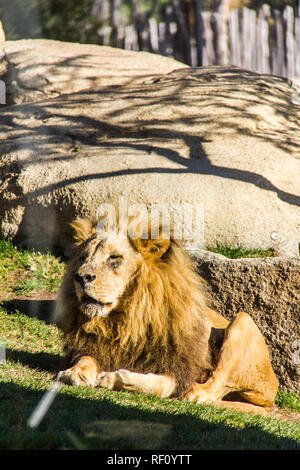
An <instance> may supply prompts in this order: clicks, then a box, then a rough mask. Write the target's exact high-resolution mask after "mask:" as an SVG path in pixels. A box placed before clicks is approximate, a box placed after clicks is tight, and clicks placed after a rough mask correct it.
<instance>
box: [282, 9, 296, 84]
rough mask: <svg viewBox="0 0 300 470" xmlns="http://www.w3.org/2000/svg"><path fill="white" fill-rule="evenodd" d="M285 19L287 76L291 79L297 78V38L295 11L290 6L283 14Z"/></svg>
mask: <svg viewBox="0 0 300 470" xmlns="http://www.w3.org/2000/svg"><path fill="white" fill-rule="evenodd" d="M283 18H284V21H285V26H286V34H285V37H286V42H285V45H286V75H287V77H289V78H292V77H295V73H296V70H295V69H296V67H295V62H296V60H295V59H296V54H295V38H294V10H293V8H292V7H290V6H286V7H285V9H284V12H283Z"/></svg>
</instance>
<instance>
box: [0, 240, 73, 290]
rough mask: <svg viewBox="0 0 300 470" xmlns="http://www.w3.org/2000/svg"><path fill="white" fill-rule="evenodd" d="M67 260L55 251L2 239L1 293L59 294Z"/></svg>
mask: <svg viewBox="0 0 300 470" xmlns="http://www.w3.org/2000/svg"><path fill="white" fill-rule="evenodd" d="M63 271H64V263H63V262H62V261H61V260H60V259H59V258H57V257H55V256H53V255H52V254H51V253H43V254H42V253H40V252H38V251H34V250H26V249H23V248H20V247H16V246H14V245H13V244H12V243H11V242H10V241H3V240H0V292H2V297H3V292H6V294H9V293H11V294H15V295H19V296H20V295H25V296H26V295H29V294H32V293H35V292H40V291H43V290H47V291H48V292H49V293H55V292H57V290H58V287H59V285H60V282H61V279H62V275H63Z"/></svg>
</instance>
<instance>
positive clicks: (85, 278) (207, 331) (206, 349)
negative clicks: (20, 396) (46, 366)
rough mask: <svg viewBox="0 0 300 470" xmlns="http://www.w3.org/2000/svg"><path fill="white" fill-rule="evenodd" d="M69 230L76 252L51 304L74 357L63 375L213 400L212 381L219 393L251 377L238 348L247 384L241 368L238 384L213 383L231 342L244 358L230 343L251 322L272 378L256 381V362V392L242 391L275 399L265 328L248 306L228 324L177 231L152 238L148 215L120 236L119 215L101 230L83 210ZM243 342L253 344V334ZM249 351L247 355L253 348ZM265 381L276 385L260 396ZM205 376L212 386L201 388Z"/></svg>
mask: <svg viewBox="0 0 300 470" xmlns="http://www.w3.org/2000/svg"><path fill="white" fill-rule="evenodd" d="M129 227H130V224H129ZM73 229H74V231H75V235H74V242H75V243H74V256H73V257H72V259H71V261H70V263H69V266H68V269H67V271H66V274H65V278H64V281H63V283H62V286H61V289H60V292H59V295H58V299H57V308H56V312H55V321H56V323H57V324H58V326H59V327H60V328H61V329H62V331H63V332H64V346H65V352H66V356H67V358H68V360H69V362H70V365H71V368H69V369H68V370H67V371H64V372H62V373H61V374H62V375H61V378H62V380H63V381H67V382H70V383H75V384H77V383H86V384H89V385H100V386H106V387H109V388H118V387H119V388H125V389H129V390H135V391H149V390H150V391H151V390H152V391H153V393H157V394H158V395H160V396H168V395H177V396H183V395H184V394H185V395H186V394H187V397H188V398H189V399H191V400H193V401H199V402H200V401H210V397H209V393H208V390H209V387H211V385H210V384H211V382H212V383H213V387H212V388H213V389H214V391H215V390H218V392H216V393H215V392H214V393H215V395H214V394H212V396H213V395H214V396H215V397H219V398H220V399H222V398H223V396H225V395H226V394H227V393H231V392H233V391H235V390H243V387H244V388H245V386H246V385H245V384H246V382H247V380H248V379H249V377H250V376H251V370H250V368H249V366H248V365H247V364H245V363H244V362H243V355H241V358H239V361H240V363H241V370H242V371H244V373H245V379H244V381H245V384H242V382H241V383H240V381H243V380H242V374H241V373H240V372H239V377H238V378H237V380H235V381H232V379H231V378H230V380H229V379H228V380H229V382H230V383H231V382H232V383H234V384H236V385H234V386H233V385H231V386H227V385H226V383H225V386H223V388H222V387H221V389H222V390H221V389H220V390H221V391H220V390H219V387H216V386H215V384H216V383H218V380H219V379H218V373H219V375H220V376H222V374H223V376H224V374H227V371H226V369H227V367H228V370H231V369H232V367H231V366H230V364H227V362H226V361H228V357H230V354H229V356H228V353H227V350H229V351H230V353H231V356H232V357H233V358H234V360H235V364H236V367H237V365H238V361H237V356H236V354H237V352H236V351H237V350H231V342H232V344H234V341H236V340H235V334H236V332H240V333H239V334H245V333H246V335H247V331H248V332H250V331H252V330H253V345H254V346H253V351H254V350H255V348H257V344H261V347H260V348H259V353H261V354H260V355H259V354H258V355H257V361H259V362H261V363H262V367H263V370H264V374H265V376H266V378H265V379H264V380H265V381H264V380H261V377H260V378H259V380H260V382H261V383H257V384H256V382H259V380H258V378H257V377H256V376H255V374H256V372H255V370H256V369H255V370H254V369H253V370H254V376H253V380H252V379H251V380H252V382H251V384H250V382H249V380H248V382H247V387H248V390H250V391H251V390H252V388H253V389H254V392H253V393H252V392H251V393H250V394H249V393H248V395H247V394H245V393H244V395H243V399H246V400H248V397H250V398H249V401H251V402H253V403H256V404H259V405H261V406H265V407H268V406H270V404H272V401H273V399H274V396H275V395H274V390H275V394H276V390H277V388H276V387H277V381H276V379H275V376H274V373H273V371H272V368H271V365H270V362H269V356H268V352H267V348H266V345H265V342H264V340H263V338H262V336H261V334H260V332H259V330H258V329H257V327H256V326H255V325H254V327H252V323H253V322H252V320H251V319H249V318H248V316H247V315H246V314H241V315H240V316H239V318H238V319H237V321H236V322H234V323H233V324H230V325H229V323H228V321H227V320H225V319H224V318H223V317H222V316H221V315H219V314H218V313H216V312H214V311H212V310H211V309H209V308H208V307H207V305H206V301H205V289H204V286H203V283H202V281H201V279H200V277H199V276H198V275H197V274H196V273H195V271H194V269H193V265H192V262H191V261H190V258H189V257H188V255H187V254H186V253H185V252H184V250H183V249H182V247H181V244H180V243H179V242H178V240H174V239H172V238H171V239H168V238H165V237H164V234H163V228H160V236H159V238H158V239H155V240H152V239H151V238H150V232H149V230H150V228H149V226H148V224H141V236H140V237H138V238H137V239H132V238H130V237H128V236H124V232H123V225H122V224H120V225H119V226H118V227H116V226H113V227H110V229H109V230H108V232H107V233H106V234H105V236H103V234H102V235H101V236H100V235H99V234H97V231H96V223H95V222H93V221H90V220H87V219H77V220H76V221H75V222H74V223H73ZM244 315H246V320H245V318H244ZM251 322H252V323H251ZM241 325H242V327H241ZM243 329H245V331H244V332H242V333H241V331H242V330H243ZM232 331H233V332H234V333H232ZM251 334H252V333H251ZM249 335H250V333H249ZM224 338H225V339H224ZM228 338H229V340H228ZM231 338H233V339H231ZM247 341H248V343H249V348H250V347H251V335H250V336H249V338H247ZM234 348H236V346H234ZM249 348H248V349H249ZM223 350H224V351H225V352H224V353H223V355H222V351H223ZM253 354H254V352H253ZM223 357H224V358H226V361H225V367H224V365H223V362H224V361H223V362H222V359H223ZM238 357H239V356H238ZM249 358H250V359H249V360H250V362H251V354H250V356H249ZM229 366H230V367H229ZM254 366H255V367H256V365H255V364H254ZM124 369H125V370H124ZM219 369H220V370H221V369H222V370H221V373H220V372H219ZM244 369H245V370H244ZM232 370H233V369H232ZM237 370H238V367H237ZM116 371H117V372H116ZM129 371H131V372H129ZM214 376H217V379H218V380H217V382H216V380H214ZM247 377H248V379H247ZM204 382H205V383H204ZM221 382H222V381H221ZM223 382H224V380H223ZM236 382H237V383H236ZM269 382H270V384H271V389H270V390H271V391H270V390H269V392H268V393H266V394H263V395H262V394H261V392H260V388H263V389H264V390H267V387H266V384H267V385H268V383H269ZM201 384H203V387H206V389H204V388H199V387H201ZM208 385H209V387H208ZM256 385H257V386H256ZM159 387H160V388H159ZM239 387H240V388H239ZM249 387H250V388H249ZM251 387H252V388H251ZM256 388H257V390H258V392H256ZM158 390H160V391H158ZM166 390H168V392H166ZM254 395H255V397H256V398H254V399H253V396H254ZM257 396H259V397H260V398H259V399H258V398H257ZM207 397H208V398H207ZM219 398H218V399H219ZM214 401H216V400H214ZM250 406H252V405H250ZM255 408H257V407H255Z"/></svg>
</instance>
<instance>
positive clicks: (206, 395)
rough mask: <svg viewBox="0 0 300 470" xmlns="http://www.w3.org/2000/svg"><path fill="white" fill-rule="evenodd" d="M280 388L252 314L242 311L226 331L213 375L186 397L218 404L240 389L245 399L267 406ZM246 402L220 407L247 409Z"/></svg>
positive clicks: (196, 386) (231, 403)
mask: <svg viewBox="0 0 300 470" xmlns="http://www.w3.org/2000/svg"><path fill="white" fill-rule="evenodd" d="M277 388H278V382H277V379H276V377H275V374H274V371H273V369H272V366H271V362H270V358H269V352H268V348H267V345H266V343H265V340H264V338H263V336H262V334H261V332H260V331H259V329H258V328H257V326H256V325H255V323H254V322H253V320H252V319H251V317H250V316H249V315H248V314H246V313H244V312H241V313H239V314H238V315H237V316H236V318H235V319H234V321H232V322H231V323H230V324H229V325H228V327H227V328H226V330H225V337H224V341H223V345H222V347H221V350H220V354H219V359H218V364H217V367H216V369H215V370H214V372H213V373H212V376H211V377H210V378H209V379H208V380H207V382H205V383H204V384H194V387H193V389H192V391H191V392H190V393H189V394H188V395H187V398H188V399H189V400H191V401H194V402H198V403H200V402H210V403H215V404H217V402H219V403H220V401H221V400H222V398H224V397H225V396H226V395H228V394H229V393H231V392H238V395H239V398H240V399H241V400H242V401H246V402H248V403H251V404H253V405H258V406H259V407H264V408H266V409H267V408H269V407H270V406H271V405H272V404H273V402H274V399H275V396H276V393H277ZM245 405H246V404H245ZM245 405H243V404H242V403H236V405H235V404H234V402H226V401H222V402H221V406H225V407H230V408H233V407H236V408H237V407H239V408H241V406H242V407H244V408H245ZM248 407H249V404H248ZM256 408H257V406H255V408H253V410H252V411H254V412H255V409H256ZM248 411H250V409H249V410H248Z"/></svg>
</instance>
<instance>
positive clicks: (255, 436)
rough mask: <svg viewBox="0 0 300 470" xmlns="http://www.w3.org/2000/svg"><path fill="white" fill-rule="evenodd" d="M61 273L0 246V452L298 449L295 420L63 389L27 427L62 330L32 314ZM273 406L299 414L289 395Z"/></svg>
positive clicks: (27, 253) (47, 260)
mask: <svg viewBox="0 0 300 470" xmlns="http://www.w3.org/2000/svg"><path fill="white" fill-rule="evenodd" d="M63 270H64V263H63V262H62V261H61V260H60V259H59V258H55V257H54V256H53V255H51V254H49V253H48V254H47V253H46V254H42V253H39V252H35V251H31V250H25V249H20V248H17V247H15V246H14V245H13V244H11V243H10V242H1V241H0V289H1V298H2V303H0V345H1V347H2V349H0V351H2V352H3V351H4V347H5V351H6V362H5V364H0V449H2V450H4V449H26V450H29V449H44V450H46V449H50V450H56V449H99V450H101V449H106V450H122V449H126V450H141V449H151V450H157V449H161V450H185V449H186V450H198V449H205V450H210V449H211V450H218V449H220V450H221V449H226V450H228V449H229V450H230V449H233V450H237V449H243V450H246V449H251V450H254V449H274V450H275V449H276V450H278V449H282V450H283V449H284V450H291V449H297V450H300V422H294V423H287V422H284V421H282V420H279V419H276V418H270V417H268V418H263V417H261V416H254V415H250V414H243V413H237V412H234V411H230V410H225V409H217V408H215V407H211V406H208V405H197V404H193V403H189V402H187V401H178V400H171V399H158V398H155V397H153V396H151V395H145V394H130V393H126V392H110V391H106V390H103V389H92V388H88V387H74V386H67V385H61V387H60V390H59V393H58V395H57V397H56V399H55V401H54V403H53V404H52V406H51V407H50V409H49V410H48V412H47V414H46V416H45V417H44V419H43V420H42V421H41V423H40V425H39V426H38V427H37V428H34V429H31V428H29V427H28V425H27V421H28V418H29V417H30V415H31V413H32V412H33V410H34V409H35V407H36V406H37V404H38V403H39V401H40V399H41V398H42V396H43V395H44V393H45V391H46V390H47V389H48V387H49V386H50V385H51V383H52V381H53V379H54V377H55V374H56V373H57V372H58V371H59V370H60V369H61V368H62V367H63V364H62V359H63V354H62V346H61V335H60V332H59V331H58V329H57V328H56V327H55V326H54V325H51V324H47V323H45V322H44V321H41V320H39V319H38V318H35V317H32V316H30V311H31V308H32V306H33V305H34V299H36V297H38V296H39V294H40V292H41V291H42V292H44V293H55V292H57V289H58V286H59V284H60V282H61V278H62V273H63ZM18 295H21V296H24V295H25V300H24V298H23V297H22V299H23V300H22V303H21V305H22V306H23V308H22V310H21V311H20V310H17V309H15V308H13V306H12V303H13V300H12V299H15V298H16V297H17V296H18ZM26 296H27V297H28V299H27V298H26ZM50 302H53V301H50ZM26 306H27V307H28V308H26ZM43 308H44V304H43V302H40V303H38V309H43ZM25 310H26V311H28V313H29V315H25V314H24V311H25ZM37 313H38V314H39V315H40V316H41V317H42V316H43V315H42V314H43V312H42V311H41V310H38V312H37ZM0 358H1V356H0ZM276 404H277V406H279V407H280V408H281V410H282V411H288V410H290V411H293V412H300V400H299V397H297V396H296V394H295V393H286V392H284V391H283V390H280V391H279V393H278V396H277V398H276Z"/></svg>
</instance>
